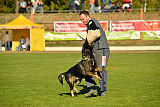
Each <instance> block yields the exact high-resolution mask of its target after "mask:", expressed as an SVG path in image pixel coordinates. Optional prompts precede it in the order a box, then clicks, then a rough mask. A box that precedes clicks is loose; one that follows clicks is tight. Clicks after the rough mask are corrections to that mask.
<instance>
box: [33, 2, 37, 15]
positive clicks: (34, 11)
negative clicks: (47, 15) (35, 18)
mask: <svg viewBox="0 0 160 107" xmlns="http://www.w3.org/2000/svg"><path fill="white" fill-rule="evenodd" d="M32 5H33V14H35V13H36V11H37V6H38V2H37V1H36V0H33V1H32Z"/></svg>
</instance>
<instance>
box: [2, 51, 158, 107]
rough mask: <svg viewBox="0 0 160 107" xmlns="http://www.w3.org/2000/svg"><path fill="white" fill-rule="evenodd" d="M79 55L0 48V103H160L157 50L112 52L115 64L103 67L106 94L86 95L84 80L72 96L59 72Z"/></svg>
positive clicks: (13, 106) (83, 106) (98, 106)
mask: <svg viewBox="0 0 160 107" xmlns="http://www.w3.org/2000/svg"><path fill="white" fill-rule="evenodd" d="M80 59H81V54H80V53H8V54H7V53H1V54H0V107H25V106H26V107H27V106H30V107H159V106H160V62H159V61H160V53H111V55H110V58H109V62H108V67H116V68H119V69H116V68H115V69H114V68H107V71H108V92H107V97H106V98H101V97H100V96H97V97H91V98H86V97H85V96H84V95H83V94H82V93H84V92H86V87H85V81H84V80H83V81H82V83H81V84H80V85H78V86H77V88H78V89H79V90H81V91H80V92H81V93H80V94H77V95H76V97H75V98H72V97H71V96H70V94H69V87H68V85H67V83H66V82H65V83H64V85H63V86H62V85H61V84H60V83H59V81H58V75H59V74H60V73H62V72H65V71H66V70H68V69H69V68H70V67H71V66H73V65H75V64H76V63H77V62H78V61H79V60H80ZM96 82H97V84H98V86H99V83H98V81H97V80H96Z"/></svg>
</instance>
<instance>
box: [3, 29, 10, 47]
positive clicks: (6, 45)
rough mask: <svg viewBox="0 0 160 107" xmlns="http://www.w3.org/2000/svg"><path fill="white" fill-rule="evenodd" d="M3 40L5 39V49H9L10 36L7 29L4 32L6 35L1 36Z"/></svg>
mask: <svg viewBox="0 0 160 107" xmlns="http://www.w3.org/2000/svg"><path fill="white" fill-rule="evenodd" d="M3 41H5V50H10V48H11V47H10V41H11V37H10V36H9V34H8V31H7V32H6V35H5V36H4V37H3Z"/></svg>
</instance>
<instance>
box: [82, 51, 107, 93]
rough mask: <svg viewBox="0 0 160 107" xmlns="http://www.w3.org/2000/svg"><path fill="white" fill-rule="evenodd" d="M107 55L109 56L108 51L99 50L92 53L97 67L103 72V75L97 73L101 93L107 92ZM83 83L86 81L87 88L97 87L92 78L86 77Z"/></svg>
mask: <svg viewBox="0 0 160 107" xmlns="http://www.w3.org/2000/svg"><path fill="white" fill-rule="evenodd" d="M109 54H110V51H109V49H101V50H96V51H95V52H94V56H95V60H96V64H97V67H100V68H101V69H102V71H103V73H100V72H97V74H98V75H99V77H101V78H102V80H99V83H100V91H101V92H107V71H106V67H107V62H108V59H109ZM104 57H105V60H103V59H104ZM85 81H86V85H87V87H93V86H96V85H97V84H96V82H95V80H94V78H93V77H86V78H85Z"/></svg>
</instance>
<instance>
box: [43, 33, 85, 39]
mask: <svg viewBox="0 0 160 107" xmlns="http://www.w3.org/2000/svg"><path fill="white" fill-rule="evenodd" d="M79 34H80V35H81V36H82V37H83V38H86V33H85V32H84V33H55V32H45V40H82V38H80V37H79V36H78V35H79Z"/></svg>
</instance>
